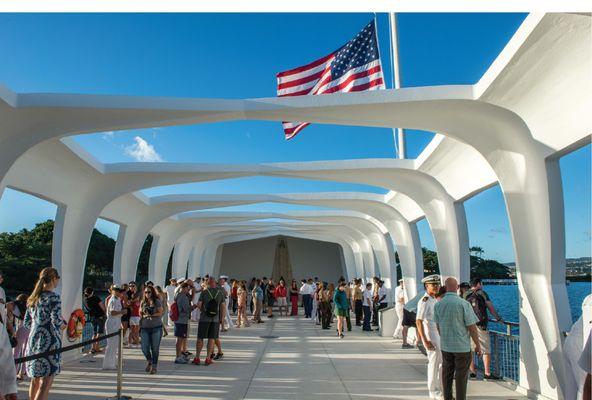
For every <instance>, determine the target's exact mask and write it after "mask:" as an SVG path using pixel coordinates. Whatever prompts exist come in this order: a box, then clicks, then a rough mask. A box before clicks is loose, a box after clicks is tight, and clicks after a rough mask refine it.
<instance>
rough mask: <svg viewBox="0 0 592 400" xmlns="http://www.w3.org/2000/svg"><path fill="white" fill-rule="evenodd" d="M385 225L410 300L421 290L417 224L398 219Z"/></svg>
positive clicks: (421, 265) (419, 246)
mask: <svg viewBox="0 0 592 400" xmlns="http://www.w3.org/2000/svg"><path fill="white" fill-rule="evenodd" d="M386 225H387V228H389V230H390V231H391V232H392V236H393V237H394V239H395V244H396V246H397V254H398V255H399V262H400V264H401V273H402V274H403V281H404V285H405V292H406V295H407V297H408V299H412V298H413V297H415V296H416V295H417V294H418V293H420V292H421V291H422V289H423V286H422V284H421V279H422V278H423V253H422V251H421V242H420V240H419V232H418V230H417V224H415V223H411V222H408V221H407V220H405V219H403V218H399V219H397V220H395V221H391V222H388V223H387V224H386ZM408 299H407V300H408Z"/></svg>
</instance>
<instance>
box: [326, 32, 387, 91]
mask: <svg viewBox="0 0 592 400" xmlns="http://www.w3.org/2000/svg"><path fill="white" fill-rule="evenodd" d="M379 58H380V57H379V55H378V43H377V41H376V28H375V25H374V21H372V22H370V23H369V24H368V25H366V26H365V27H364V29H362V31H361V32H360V33H358V34H357V35H356V37H354V38H353V39H352V40H350V41H349V42H348V43H347V44H346V45H345V46H343V47H342V48H340V49H339V50H337V52H336V53H335V59H334V60H333V61H332V62H331V80H335V79H339V78H341V77H342V76H343V75H344V74H345V73H346V72H347V71H349V70H350V69H352V68H356V67H360V66H362V65H366V64H368V63H369V62H372V61H374V60H378V59H379Z"/></svg>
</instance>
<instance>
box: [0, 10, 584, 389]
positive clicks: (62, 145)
mask: <svg viewBox="0 0 592 400" xmlns="http://www.w3.org/2000/svg"><path fill="white" fill-rule="evenodd" d="M590 22H591V18H590V15H582V14H545V15H537V14H532V15H530V16H528V17H527V18H526V19H525V21H524V23H523V24H522V25H521V27H520V28H519V29H518V31H517V32H516V33H515V35H514V36H513V38H512V39H511V40H510V42H509V43H508V44H507V46H506V47H505V49H504V50H503V51H502V52H501V53H500V55H499V56H498V57H497V59H496V60H495V61H494V63H493V64H492V65H491V66H490V68H489V69H488V70H487V72H486V73H485V74H484V75H483V77H482V78H481V79H480V80H479V82H477V83H476V84H474V85H466V86H439V87H417V88H405V89H397V90H383V91H375V92H364V93H351V94H332V95H323V96H314V97H308V96H303V97H293V98H264V99H246V100H213V99H178V98H145V97H122V96H96V95H84V94H75V95H74V94H73V95H70V94H21V93H13V92H12V91H10V89H8V88H5V87H0V193H2V191H3V189H4V188H5V187H10V188H14V189H17V190H20V191H24V192H27V193H30V194H34V195H36V196H39V197H41V198H44V199H47V200H48V201H51V202H54V203H55V204H57V205H58V212H57V216H56V224H55V230H54V243H53V254H52V258H53V263H54V265H55V266H56V267H58V268H60V269H61V275H62V288H61V295H62V301H63V305H64V308H65V312H66V313H67V312H69V311H70V310H72V309H73V308H75V307H77V306H78V305H79V304H80V297H81V285H82V277H83V273H84V271H83V266H84V265H85V257H86V252H87V247H88V243H89V240H90V235H91V232H92V229H93V227H94V225H95V223H96V220H97V218H99V217H101V218H104V219H107V220H110V221H113V222H116V223H117V224H119V225H120V229H119V234H118V238H117V245H116V257H115V263H114V265H115V266H114V278H115V279H116V280H124V281H125V280H131V279H133V277H135V269H136V265H137V261H138V257H139V253H140V250H141V248H142V245H143V243H144V240H145V238H146V236H147V235H148V234H149V233H150V234H152V235H153V237H154V241H153V245H152V249H151V255H150V278H151V279H152V280H154V281H156V282H157V283H159V284H162V283H163V280H164V277H165V272H166V271H165V268H166V262H167V261H168V257H169V255H170V252H171V250H172V249H173V248H175V252H174V257H175V259H174V262H173V268H174V273H175V274H176V275H177V274H184V273H185V271H186V269H187V265H189V273H190V274H192V275H197V274H203V273H208V272H209V273H213V272H215V271H216V264H217V263H219V254H218V253H219V248H220V245H221V244H223V243H226V242H232V241H238V240H246V239H250V238H257V237H266V236H270V235H276V234H283V235H291V236H294V237H303V238H313V239H318V240H326V241H331V242H335V243H338V244H339V245H340V246H341V247H342V249H343V254H344V259H345V264H346V271H345V273H346V274H347V275H348V276H349V277H354V276H358V277H364V278H369V277H371V276H372V275H374V274H378V275H380V276H381V277H383V278H384V279H385V280H386V281H387V283H388V284H387V286H390V285H391V281H392V280H393V279H394V278H395V277H394V276H393V271H394V265H395V262H394V251H395V249H396V250H397V252H398V254H399V257H400V262H401V267H402V271H403V277H404V279H405V280H406V283H407V287H408V288H410V291H411V292H412V293H413V292H414V291H415V290H417V283H418V280H420V279H421V277H422V274H423V270H422V263H423V261H422V256H421V248H420V243H419V235H418V232H417V227H416V222H417V221H418V220H420V219H422V218H426V219H427V220H428V222H429V225H430V228H431V230H432V233H433V236H434V241H435V244H436V249H437V252H438V259H439V264H440V268H441V272H442V274H443V275H446V276H456V277H457V278H459V279H462V280H467V279H468V276H469V254H468V248H469V243H468V234H467V226H466V218H465V211H464V205H463V202H464V201H465V200H466V199H468V198H470V197H471V196H473V195H475V194H477V193H479V192H481V191H483V190H485V189H487V188H489V187H491V186H492V185H495V184H499V185H500V187H501V190H502V193H503V195H504V199H505V202H506V207H507V211H508V217H509V221H510V226H511V230H512V238H513V243H514V249H515V252H516V264H517V270H518V272H519V274H518V280H519V290H520V293H521V298H522V301H521V304H520V310H521V320H520V322H521V329H520V336H521V353H522V357H521V374H520V388H521V390H522V391H525V392H528V393H529V394H532V395H538V396H542V398H553V399H559V398H564V397H563V396H564V394H566V393H567V391H568V390H569V387H570V386H571V385H572V384H573V382H571V381H570V379H571V378H570V377H569V374H566V369H565V361H564V358H563V350H562V341H563V339H562V334H561V332H562V331H564V330H567V329H568V328H569V326H570V324H571V318H570V312H569V304H568V301H567V293H566V289H565V268H564V267H565V228H564V221H563V219H564V210H563V192H562V186H561V185H562V183H561V176H560V168H559V158H560V157H561V156H562V155H564V154H567V153H569V152H571V151H573V150H575V149H577V148H580V147H582V146H584V145H586V144H588V143H589V142H590V137H591V133H592V120H591V118H590V110H592V77H591V73H590V71H592V55H591V51H590V49H591V48H592V39H591V37H592V35H591V25H590ZM241 119H242V120H244V119H253V120H272V121H291V120H292V121H309V122H312V123H319V124H340V125H358V126H368V127H402V128H413V129H421V130H426V131H432V132H438V133H439V134H440V135H437V136H436V137H435V138H434V140H433V141H432V142H431V143H430V144H429V145H428V146H427V148H426V149H425V150H424V151H423V153H422V154H421V155H420V156H419V157H418V158H417V159H415V160H388V159H370V160H341V161H318V162H292V163H273V164H249V165H222V164H173V163H157V164H153V163H118V164H102V163H100V162H99V161H97V160H96V159H94V158H93V157H92V156H91V155H90V154H88V153H87V152H86V151H85V150H84V149H82V148H81V147H80V146H78V145H76V143H75V142H74V141H73V140H72V139H71V138H68V136H72V135H80V134H85V133H93V132H103V131H118V130H130V129H137V128H145V127H157V126H172V125H193V124H199V123H209V122H218V121H232V120H241ZM245 176H274V177H285V178H305V179H315V180H330V181H339V182H352V183H362V184H369V185H373V186H378V187H382V188H385V189H388V190H390V192H389V193H388V194H387V195H376V194H370V193H347V194H346V193H299V194H285V195H194V194H183V193H180V194H179V195H173V196H159V197H153V198H148V197H146V196H144V195H142V194H141V193H139V192H138V191H139V190H142V189H146V188H150V187H155V186H163V185H172V184H179V183H187V182H199V181H208V180H218V179H226V178H236V177H245ZM262 202H280V203H290V204H304V205H313V206H322V207H327V210H322V211H306V212H290V213H236V212H234V213H232V212H228V213H224V212H219V211H216V212H203V211H202V212H196V210H207V209H212V208H216V209H218V208H220V207H228V206H234V205H244V204H258V203H262ZM375 259H376V265H375V261H374V260H375ZM412 293H411V294H412Z"/></svg>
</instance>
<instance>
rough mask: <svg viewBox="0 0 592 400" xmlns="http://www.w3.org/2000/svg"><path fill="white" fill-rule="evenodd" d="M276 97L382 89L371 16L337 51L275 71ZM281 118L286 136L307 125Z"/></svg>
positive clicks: (289, 137)
mask: <svg viewBox="0 0 592 400" xmlns="http://www.w3.org/2000/svg"><path fill="white" fill-rule="evenodd" d="M277 81H278V92H277V94H278V97H284V96H304V95H319V94H329V93H336V92H361V91H365V90H377V89H384V88H385V86H384V77H383V75H382V67H381V65H380V53H379V51H378V39H377V37H376V25H375V22H374V20H372V21H371V22H370V23H369V24H368V25H366V26H365V27H364V29H362V31H361V32H360V33H358V34H357V35H356V36H355V37H354V38H353V39H352V40H350V41H349V42H347V43H346V44H345V45H344V46H342V47H341V48H339V49H338V50H337V51H335V52H333V53H331V54H329V55H327V56H325V57H323V58H321V59H319V60H316V61H313V62H311V63H310V64H307V65H304V66H302V67H298V68H294V69H291V70H288V71H284V72H280V73H279V74H277ZM308 125H309V123H307V122H282V126H283V128H284V134H285V135H286V139H291V138H293V137H294V136H296V134H297V133H298V132H300V131H301V130H302V129H304V128H305V127H306V126H308Z"/></svg>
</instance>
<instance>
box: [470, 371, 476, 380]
mask: <svg viewBox="0 0 592 400" xmlns="http://www.w3.org/2000/svg"><path fill="white" fill-rule="evenodd" d="M469 379H477V374H476V373H474V372H471V373H470V374H469Z"/></svg>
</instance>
